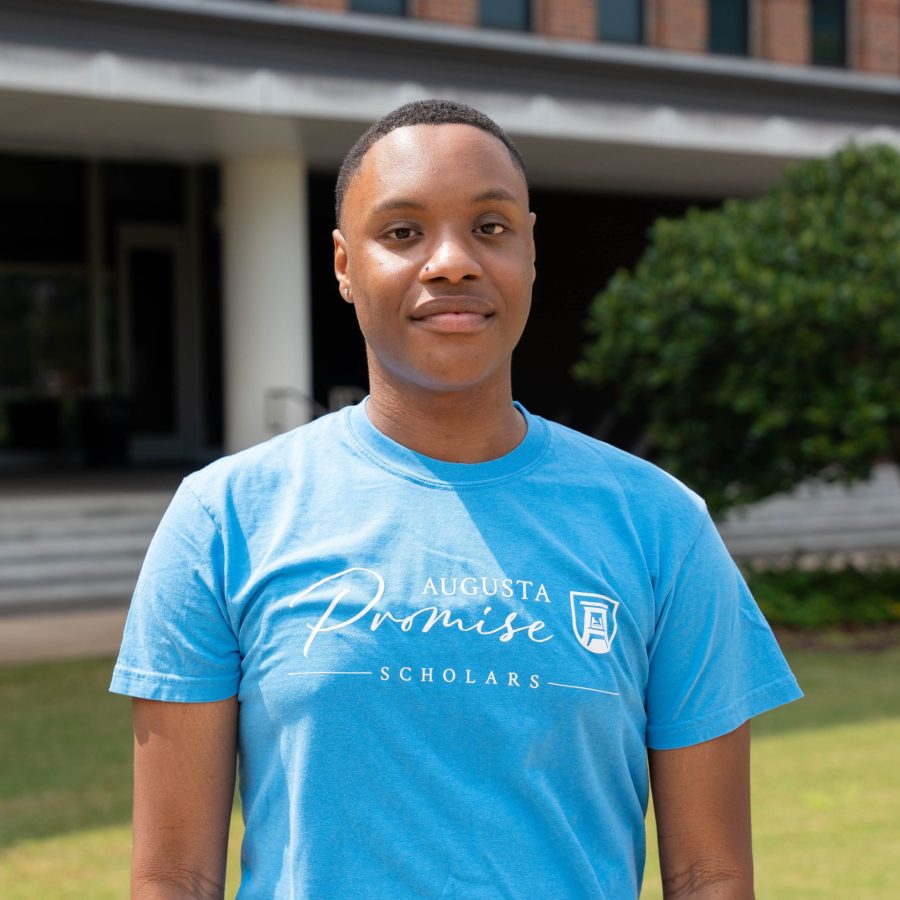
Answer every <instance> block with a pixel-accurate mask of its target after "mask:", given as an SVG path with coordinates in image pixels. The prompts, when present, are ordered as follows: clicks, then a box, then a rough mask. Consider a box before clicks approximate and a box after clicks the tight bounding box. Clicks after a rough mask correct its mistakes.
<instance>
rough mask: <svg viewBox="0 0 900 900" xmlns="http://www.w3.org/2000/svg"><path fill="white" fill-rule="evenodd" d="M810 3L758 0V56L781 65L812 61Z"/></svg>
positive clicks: (787, 0)
mask: <svg viewBox="0 0 900 900" xmlns="http://www.w3.org/2000/svg"><path fill="white" fill-rule="evenodd" d="M811 19H812V13H811V12H810V0H758V2H757V7H756V14H755V24H756V35H755V41H754V45H755V50H756V52H755V55H756V56H759V57H761V58H762V59H771V60H773V61H775V62H781V63H795V64H797V65H805V64H807V63H809V61H810V48H811V44H812V38H811V33H810V25H811Z"/></svg>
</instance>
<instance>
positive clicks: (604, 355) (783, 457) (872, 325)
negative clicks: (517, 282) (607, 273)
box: [575, 145, 900, 512]
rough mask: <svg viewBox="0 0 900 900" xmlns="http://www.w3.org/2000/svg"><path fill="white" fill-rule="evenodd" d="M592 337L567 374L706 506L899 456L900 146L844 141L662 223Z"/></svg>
mask: <svg viewBox="0 0 900 900" xmlns="http://www.w3.org/2000/svg"><path fill="white" fill-rule="evenodd" d="M586 328H587V330H588V331H589V333H591V334H592V335H593V336H594V337H593V340H592V342H591V343H589V344H588V345H587V346H586V347H585V348H584V350H583V354H582V357H581V360H580V362H579V363H577V365H576V367H575V375H576V377H577V378H578V379H579V380H582V381H585V382H587V383H591V384H593V385H596V386H598V387H601V388H603V390H604V394H605V395H607V396H612V397H613V398H614V404H615V409H616V410H617V414H619V415H622V416H625V417H628V418H629V419H631V420H634V419H635V418H636V420H637V422H638V424H639V426H640V431H641V432H642V435H643V438H642V445H643V450H644V452H645V454H646V455H647V456H649V457H650V458H652V459H654V460H656V461H658V462H659V463H660V465H662V466H663V467H664V468H666V469H668V470H669V471H671V472H672V473H673V474H675V475H677V476H678V477H680V478H681V479H683V480H684V481H685V482H686V483H688V484H690V485H691V486H692V487H694V488H696V489H697V490H698V491H699V492H700V493H701V494H703V495H704V496H705V497H706V499H707V501H708V503H709V505H710V507H711V509H713V510H714V511H717V512H720V511H722V510H724V509H725V508H727V507H729V506H733V505H736V504H742V503H748V502H751V501H755V500H759V499H762V498H764V497H766V496H768V495H770V494H773V493H775V492H778V491H784V490H788V489H790V488H792V487H794V486H795V485H796V484H797V483H799V482H800V481H803V480H805V479H807V478H810V477H816V476H817V477H822V478H825V479H827V480H846V481H848V482H849V481H852V480H855V479H861V478H865V477H867V476H868V475H869V474H870V472H871V466H872V464H873V462H876V461H878V460H881V459H887V460H893V461H898V460H900V153H898V152H897V151H896V150H894V149H892V148H890V147H887V146H882V145H872V146H868V147H864V148H863V147H859V146H855V145H849V146H848V147H846V148H845V149H843V150H841V151H840V152H838V153H836V154H834V155H833V156H831V157H829V158H827V159H824V160H817V161H813V162H807V163H803V164H800V165H798V166H796V167H794V168H792V169H790V170H788V172H787V173H786V175H785V177H784V179H783V180H782V181H781V182H780V183H779V184H778V185H777V186H775V187H774V188H773V189H771V190H770V191H769V192H768V193H767V194H765V195H763V196H762V197H759V198H757V199H754V200H729V201H727V202H726V203H725V204H724V205H723V206H722V207H721V208H718V209H715V210H707V211H701V210H697V209H691V210H689V211H688V213H687V214H686V216H685V217H684V218H682V219H659V220H658V221H657V222H656V223H655V224H654V225H653V227H652V229H651V231H650V244H649V246H648V248H647V250H646V251H645V253H644V255H643V257H642V258H641V260H640V261H639V263H638V264H637V266H636V268H635V269H634V271H633V272H628V271H625V270H620V271H619V272H617V273H616V274H615V276H613V278H612V279H611V280H610V282H609V283H608V285H607V287H606V289H605V290H604V291H603V292H602V293H600V294H599V295H597V297H596V298H595V299H594V301H593V303H592V305H591V307H590V310H589V315H588V320H587V322H586Z"/></svg>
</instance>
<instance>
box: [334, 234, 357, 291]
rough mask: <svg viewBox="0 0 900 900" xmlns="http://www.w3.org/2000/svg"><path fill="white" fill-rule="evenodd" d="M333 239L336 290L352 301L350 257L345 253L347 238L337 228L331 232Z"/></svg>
mask: <svg viewBox="0 0 900 900" xmlns="http://www.w3.org/2000/svg"><path fill="white" fill-rule="evenodd" d="M331 238H332V240H333V241H334V277H335V278H336V279H337V283H338V290H339V291H340V294H341V297H342V298H343V299H344V300H346V301H347V303H352V302H353V299H352V298H353V291H352V290H351V288H350V272H349V268H350V259H349V256H348V254H347V239H346V238H345V237H344V235H343V234H341V231H340V229H339V228H335V229H334V231H332V232H331Z"/></svg>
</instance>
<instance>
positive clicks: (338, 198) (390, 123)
mask: <svg viewBox="0 0 900 900" xmlns="http://www.w3.org/2000/svg"><path fill="white" fill-rule="evenodd" d="M407 125H472V126H473V127H474V128H480V129H481V130H482V131H486V132H487V133H488V134H491V135H493V136H494V137H495V138H497V140H499V141H502V142H503V144H504V146H505V147H506V149H507V150H508V151H509V155H510V157H512V161H513V162H514V163H515V164H516V166H518V168H519V169H521V171H522V174H523V175H526V172H525V160H524V159H522V154H521V153H520V152H519V148H518V147H516V145H515V144H514V143H513V142H512V141H511V140H510V139H509V135H508V134H507V133H506V132H505V131H504V130H503V129H502V128H501V127H500V126H499V125H498V124H497V123H496V122H495V121H494V120H493V119H491V118H489V117H488V116H486V115H485V114H484V113H483V112H479V111H478V110H477V109H474V108H473V107H471V106H466V104H465V103H456V102H455V101H453V100H437V99H432V100H415V101H413V102H412V103H405V104H404V105H403V106H400V107H398V108H397V109H395V110H394V111H393V112H389V113H388V114H387V115H386V116H382V117H381V118H380V119H379V120H378V121H377V122H375V124H374V125H371V126H370V127H369V128H368V129H366V131H364V132H363V134H362V135H361V136H360V137H359V138H358V139H357V141H356V143H355V144H354V145H353V146H352V147H351V148H350V151H349V152H348V153H347V155H346V156H345V157H344V161H343V162H342V163H341V167H340V169H339V170H338V176H337V184H336V185H335V189H334V218H335V222H337V225H338V227H340V224H341V210H342V209H343V206H344V197H345V195H346V193H347V188H348V187H349V186H350V182H351V181H352V180H353V176H354V175H356V173H357V172H358V171H359V167H360V166H361V165H362V161H363V157H364V156H365V155H366V154H367V153H368V152H369V150H370V149H371V147H372V145H373V144H374V143H375V142H376V141H377V140H379V139H380V138H383V137H384V136H385V135H386V134H390V133H391V132H392V131H394V130H395V129H397V128H405V127H406V126H407ZM526 178H527V175H526Z"/></svg>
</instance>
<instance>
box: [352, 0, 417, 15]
mask: <svg viewBox="0 0 900 900" xmlns="http://www.w3.org/2000/svg"><path fill="white" fill-rule="evenodd" d="M350 11H351V12H364V13H381V14H382V15H384V16H405V15H406V0H350Z"/></svg>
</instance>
